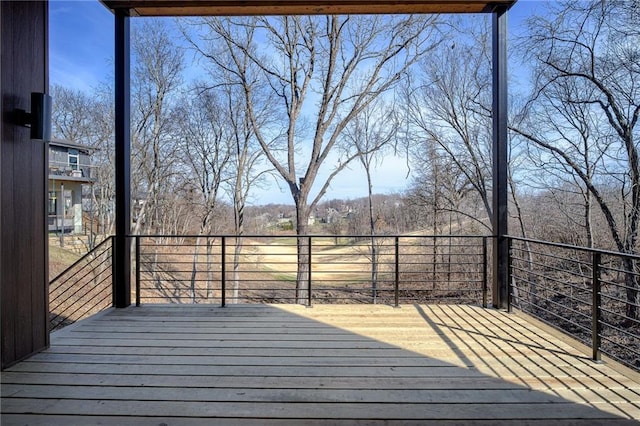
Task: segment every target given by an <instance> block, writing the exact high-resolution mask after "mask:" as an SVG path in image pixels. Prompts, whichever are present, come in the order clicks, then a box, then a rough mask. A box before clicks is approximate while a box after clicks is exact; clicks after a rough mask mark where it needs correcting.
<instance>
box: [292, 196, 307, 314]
mask: <svg viewBox="0 0 640 426" xmlns="http://www.w3.org/2000/svg"><path fill="white" fill-rule="evenodd" d="M308 220H309V208H308V206H307V205H306V203H305V202H304V201H302V200H300V201H297V202H296V235H297V253H298V268H297V274H296V293H295V294H296V303H298V304H305V301H306V299H307V297H308V295H307V289H308V285H309V279H310V274H309V272H310V271H309V260H310V258H309V256H310V255H311V253H309V245H308V244H309V237H308V236H307V234H308V233H309V223H308Z"/></svg>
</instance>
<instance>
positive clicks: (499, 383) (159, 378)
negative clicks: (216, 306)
mask: <svg viewBox="0 0 640 426" xmlns="http://www.w3.org/2000/svg"><path fill="white" fill-rule="evenodd" d="M513 379H514V380H512V381H508V380H506V379H505V378H500V379H498V378H495V377H488V376H485V377H350V378H343V377H278V376H261V377H241V376H217V377H216V379H215V380H214V381H212V380H211V378H210V377H208V376H181V375H171V376H169V375H161V374H157V375H136V374H131V375H114V374H74V373H30V372H20V373H13V372H4V373H2V381H3V383H14V384H20V383H24V384H53V385H87V386H89V385H93V384H96V383H100V384H104V385H105V386H155V387H162V386H169V387H172V386H179V387H181V388H183V389H185V390H187V389H190V388H198V387H208V388H225V387H226V388H233V387H242V388H247V389H252V388H290V389H316V388H323V389H361V388H364V389H512V388H513V387H514V386H524V387H526V388H527V389H532V390H541V391H548V392H560V391H563V390H567V389H569V390H580V389H589V390H595V391H599V390H603V389H611V390H625V389H632V390H634V391H636V390H637V387H638V386H637V385H638V384H637V383H636V382H634V381H632V380H629V379H627V378H622V379H621V380H615V381H613V380H612V381H608V380H602V378H590V377H585V378H580V379H574V378H566V379H563V380H554V379H545V380H544V381H541V380H539V379H537V378H531V377H530V378H513Z"/></svg>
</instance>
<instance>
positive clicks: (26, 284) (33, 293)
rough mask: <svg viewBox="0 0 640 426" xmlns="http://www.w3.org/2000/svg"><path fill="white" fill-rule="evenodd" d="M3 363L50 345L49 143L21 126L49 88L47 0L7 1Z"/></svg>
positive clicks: (0, 272) (0, 159)
mask: <svg viewBox="0 0 640 426" xmlns="http://www.w3.org/2000/svg"><path fill="white" fill-rule="evenodd" d="M0 7H1V9H0V12H1V13H0V15H1V19H2V23H1V31H2V35H1V37H0V38H1V43H2V67H1V68H2V76H1V80H2V82H1V84H0V89H1V95H2V117H3V123H2V141H1V151H0V153H1V154H0V169H1V176H2V177H1V183H0V185H1V189H0V198H1V203H2V206H1V209H0V215H1V223H2V225H1V226H2V228H1V230H0V246H1V248H0V253H1V255H2V256H1V258H2V265H1V268H0V288H1V290H0V293H1V294H0V299H1V302H0V303H1V308H2V363H1V364H2V368H5V367H7V366H8V365H11V364H12V363H14V362H16V361H18V360H20V359H23V358H25V357H27V356H29V355H30V354H32V353H34V352H37V351H39V350H41V349H43V348H45V347H46V346H47V342H48V331H47V318H48V314H47V284H48V279H47V275H48V274H47V247H46V216H45V213H46V210H45V207H46V179H47V178H46V174H45V171H46V146H45V144H44V143H43V142H41V141H38V142H36V141H32V140H31V139H30V133H29V129H28V128H26V127H23V126H20V125H18V124H17V123H16V119H15V111H16V109H17V108H20V109H23V110H25V111H30V109H31V106H30V100H31V93H32V92H47V90H48V84H47V83H48V82H47V73H48V69H47V68H48V62H47V10H48V4H47V2H46V1H32V2H1V3H0Z"/></svg>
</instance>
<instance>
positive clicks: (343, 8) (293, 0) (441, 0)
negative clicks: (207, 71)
mask: <svg viewBox="0 0 640 426" xmlns="http://www.w3.org/2000/svg"><path fill="white" fill-rule="evenodd" d="M101 2H102V3H103V4H104V5H105V6H106V7H108V8H109V9H111V10H112V11H114V12H115V11H124V12H126V13H127V14H129V15H130V16H215V15H218V16H233V15H322V14H361V13H372V14H394V13H488V12H492V11H493V10H494V9H495V7H496V6H504V5H506V6H507V7H510V6H511V5H513V4H514V3H515V2H516V0H491V1H488V0H464V1H463V0H402V1H398V0H285V1H276V0H244V1H238V0H201V1H197V0H196V1H194V0H153V1H150V0H101Z"/></svg>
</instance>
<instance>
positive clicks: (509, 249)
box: [504, 237, 513, 312]
mask: <svg viewBox="0 0 640 426" xmlns="http://www.w3.org/2000/svg"><path fill="white" fill-rule="evenodd" d="M504 238H505V239H506V240H507V241H506V243H507V273H506V275H507V312H512V311H513V306H512V305H513V300H512V297H513V279H512V274H511V262H512V257H513V250H512V247H511V246H512V245H513V240H512V239H511V238H509V237H504Z"/></svg>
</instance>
